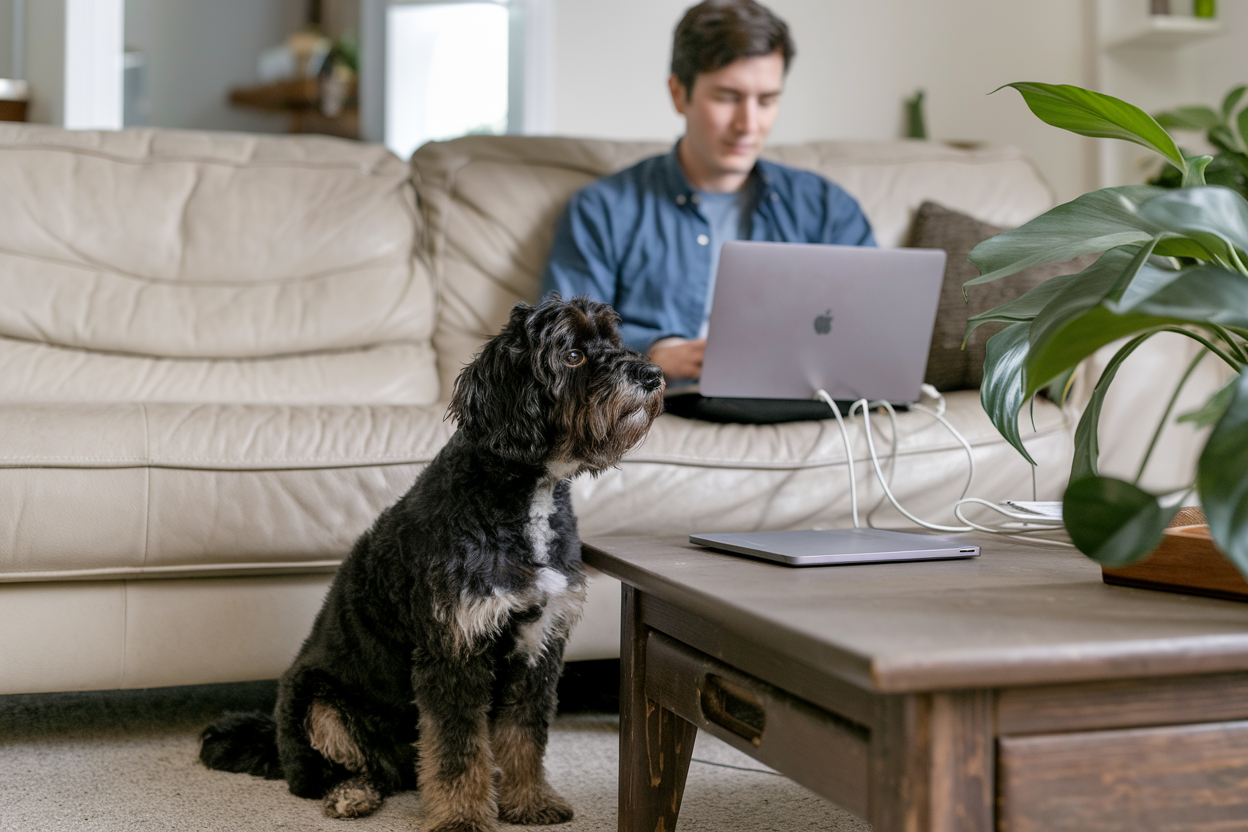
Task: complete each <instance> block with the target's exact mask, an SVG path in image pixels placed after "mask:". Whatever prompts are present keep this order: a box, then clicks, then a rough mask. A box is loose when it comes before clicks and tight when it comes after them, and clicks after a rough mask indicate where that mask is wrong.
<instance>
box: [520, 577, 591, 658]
mask: <svg viewBox="0 0 1248 832" xmlns="http://www.w3.org/2000/svg"><path fill="white" fill-rule="evenodd" d="M533 588H534V591H535V593H536V594H538V595H540V596H541V597H540V600H539V601H538V603H540V604H541V606H542V614H541V615H540V616H538V617H537V620H535V621H530V622H529V623H527V624H523V625H521V626H520V627H519V628H518V629H517V631H516V651H515V652H517V653H519V654H521V655H523V656H524V657H525V658H527V659H528V660H529V664H537V660H538V659H540V658H541V657H542V654H543V653H545V652H546V648H547V647H548V646H549V645H550V642H551V639H552V637H554V636H556V635H559V636H563V637H564V638H566V637H567V635H568V633H569V632H571V631H572V627H573V626H574V625H575V624H576V622H577V621H578V620H580V617H581V608H582V607H583V606H584V605H585V585H584V584H577V585H576V586H569V585H568V579H567V577H566V576H565V575H564V574H563V573H562V572H558V571H556V570H554V569H547V568H542V569H539V570H538V571H537V580H536V582H535V583H534V586H533Z"/></svg>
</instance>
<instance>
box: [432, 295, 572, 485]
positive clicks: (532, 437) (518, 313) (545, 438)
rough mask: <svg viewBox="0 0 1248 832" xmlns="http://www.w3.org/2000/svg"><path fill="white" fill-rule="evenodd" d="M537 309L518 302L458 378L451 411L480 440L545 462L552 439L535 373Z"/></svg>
mask: <svg viewBox="0 0 1248 832" xmlns="http://www.w3.org/2000/svg"><path fill="white" fill-rule="evenodd" d="M533 311H534V309H533V307H532V306H529V305H528V304H527V303H517V304H516V305H515V307H514V308H513V309H512V310H511V319H510V320H509V321H508V322H507V326H506V327H504V328H503V331H502V332H501V333H499V334H498V335H497V336H495V337H494V338H492V339H491V340H489V341H487V342H486V344H485V346H484V347H482V348H481V352H479V353H478V354H477V356H476V357H475V358H473V360H472V363H471V364H469V365H468V366H467V367H465V368H464V369H463V370H462V371H460V374H459V376H458V377H457V378H456V379H455V389H454V391H453V393H452V394H451V404H450V407H449V408H448V409H447V413H448V414H449V415H450V416H452V417H454V419H455V421H456V423H457V424H458V425H459V430H460V431H461V432H463V433H464V435H465V436H466V437H467V438H469V439H470V440H472V441H473V442H475V443H480V444H483V445H485V446H486V447H488V448H489V449H490V450H491V451H493V452H494V453H496V454H498V455H499V456H502V457H504V458H506V459H511V460H514V461H516V462H528V463H532V464H535V465H540V464H542V463H543V462H544V461H545V460H546V457H547V455H548V454H549V452H550V437H549V435H548V428H547V424H546V410H547V408H545V407H544V406H543V403H542V396H541V387H540V385H539V384H538V383H537V380H536V378H535V377H534V367H533V362H532V350H533V349H534V346H535V345H532V344H530V343H529V335H528V333H527V331H526V330H527V326H526V324H527V322H528V318H529V316H530V315H531V314H532V313H533Z"/></svg>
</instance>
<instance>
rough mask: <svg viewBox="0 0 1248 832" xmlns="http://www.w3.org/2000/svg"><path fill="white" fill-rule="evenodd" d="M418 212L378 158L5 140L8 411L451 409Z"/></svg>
mask: <svg viewBox="0 0 1248 832" xmlns="http://www.w3.org/2000/svg"><path fill="white" fill-rule="evenodd" d="M414 201H415V200H414V195H413V190H412V187H411V183H410V181H409V179H408V176H407V168H406V166H405V165H404V164H403V163H402V162H400V161H399V160H398V159H397V158H395V157H394V156H393V155H391V154H390V153H388V152H387V151H386V150H385V149H384V148H381V147H378V146H373V145H362V144H359V143H355V142H348V141H344V140H338V139H330V138H321V137H297V138H292V137H258V136H248V135H243V134H228V133H198V132H182V131H168V130H128V131H123V132H119V133H111V132H97V131H65V130H60V129H57V128H52V127H41V126H35V125H17V124H9V125H3V124H0V216H2V217H3V218H4V221H3V222H0V297H4V299H5V302H4V303H3V304H0V401H4V402H8V403H13V402H21V401H66V402H84V401H93V402H110V401H120V402H134V401H149V402H157V401H186V402H218V401H251V402H279V403H286V404H291V403H327V402H329V403H332V402H364V403H392V404H400V403H403V404H427V403H430V402H433V401H434V400H436V399H437V397H438V387H437V377H436V373H435V361H434V356H433V351H432V348H431V344H430V338H431V336H432V333H433V323H434V311H435V310H434V296H433V290H432V285H431V283H430V281H429V279H428V276H427V274H426V272H425V271H424V269H423V268H422V267H421V266H420V264H419V262H418V261H415V260H414V259H413V257H412V251H413V248H414V246H415V241H416V232H417V227H416V217H417V215H416V211H415V206H414Z"/></svg>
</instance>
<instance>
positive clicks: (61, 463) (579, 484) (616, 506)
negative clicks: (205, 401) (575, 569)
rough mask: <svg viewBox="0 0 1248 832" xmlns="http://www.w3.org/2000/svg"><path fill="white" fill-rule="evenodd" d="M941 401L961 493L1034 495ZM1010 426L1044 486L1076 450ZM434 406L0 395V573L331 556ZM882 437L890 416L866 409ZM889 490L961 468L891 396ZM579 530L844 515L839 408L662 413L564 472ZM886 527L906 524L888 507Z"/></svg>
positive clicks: (250, 570) (840, 522) (228, 568)
mask: <svg viewBox="0 0 1248 832" xmlns="http://www.w3.org/2000/svg"><path fill="white" fill-rule="evenodd" d="M947 416H948V418H949V419H950V420H951V421H952V422H953V423H954V424H955V425H957V426H958V428H959V430H961V431H962V432H963V433H964V434H965V435H966V437H967V439H968V440H969V441H970V442H971V444H972V445H973V447H974V448H975V453H976V462H977V465H978V466H979V475H978V477H977V480H976V485H975V488H974V491H973V493H974V494H977V495H981V496H982V495H988V496H994V497H996V496H1011V497H1019V498H1029V497H1030V493H1029V488H1028V489H1027V491H1024V492H1021V493H1020V491H1019V484H1020V483H1026V482H1029V471H1028V469H1027V465H1026V463H1025V462H1024V461H1023V459H1022V457H1020V456H1019V455H1018V453H1017V452H1016V451H1015V450H1014V449H1013V448H1011V447H1010V446H1009V445H1007V444H1006V443H1005V441H1004V440H1003V439H1001V437H1000V436H999V435H998V434H997V432H996V430H995V429H994V428H993V427H992V425H991V424H990V423H989V422H988V419H987V417H986V416H985V415H984V413H983V409H982V408H981V407H980V406H979V401H978V398H977V397H976V395H975V394H974V393H971V392H963V393H954V394H951V395H950V397H949V411H948V413H947ZM1035 423H1036V427H1035V429H1034V430H1033V428H1032V427H1031V424H1030V420H1028V419H1026V418H1024V420H1023V425H1022V427H1023V435H1024V437H1025V439H1026V441H1027V443H1028V448H1029V450H1030V451H1031V453H1032V455H1033V456H1034V457H1035V458H1036V459H1037V461H1038V462H1040V470H1039V486H1040V496H1041V499H1045V498H1053V499H1056V498H1057V497H1058V496H1059V495H1060V493H1061V489H1062V486H1063V485H1064V483H1065V478H1066V472H1067V470H1068V469H1069V464H1070V455H1071V439H1070V435H1069V424H1068V423H1067V417H1066V414H1064V413H1063V412H1062V411H1060V410H1059V409H1058V408H1056V407H1055V406H1053V405H1052V404H1049V403H1046V402H1037V405H1036V411H1035ZM452 428H453V426H452V425H451V424H450V423H449V422H447V421H445V420H444V419H443V410H442V409H441V408H437V407H392V406H327V407H286V406H274V405H185V404H162V403H147V404H143V403H136V404H83V405H66V404H44V405H34V404H28V405H3V406H0V436H4V437H6V439H8V441H6V442H5V443H4V444H3V446H0V505H4V506H6V507H9V510H7V511H6V512H4V513H3V514H0V582H13V581H38V580H64V579H79V580H86V579H102V578H117V577H126V578H130V577H144V578H159V577H187V576H210V575H217V576H228V575H249V574H279V573H300V572H315V571H325V572H327V571H332V570H333V569H334V567H335V566H336V565H337V564H338V562H339V561H340V560H341V559H342V558H343V557H344V556H345V555H346V554H347V553H348V552H349V551H350V548H351V545H352V544H353V543H354V541H355V539H356V537H358V536H359V534H360V533H361V532H363V531H364V530H365V529H367V528H368V527H369V525H370V524H371V523H372V522H373V520H374V518H375V517H376V516H377V514H378V513H379V512H381V511H382V510H383V509H384V508H386V507H387V506H389V505H390V504H392V503H393V502H394V501H395V500H396V499H398V497H399V496H401V495H402V494H403V493H404V492H405V491H406V490H407V489H408V488H409V487H410V486H411V483H412V482H413V480H414V479H415V477H416V476H417V474H419V472H420V471H421V470H422V469H423V468H424V466H425V465H426V464H428V462H429V461H430V460H431V459H433V457H434V455H435V454H436V453H437V451H438V449H440V448H441V447H442V445H443V444H444V443H445V442H446V440H447V439H448V438H449V436H450V433H451V430H452ZM873 428H874V430H875V437H876V442H877V445H878V446H879V452H880V453H882V454H883V453H887V445H888V441H887V437H888V436H890V435H891V434H890V428H889V425H888V422H887V419H879V420H876V421H874V422H873ZM898 432H899V434H900V436H901V445H900V448H899V461H898V467H897V471H896V474H895V486H896V491H897V494H898V498H899V499H900V500H901V501H902V502H903V504H905V505H907V507H908V508H911V509H912V510H914V511H918V512H920V514H921V516H928V517H932V518H935V519H941V520H945V521H948V520H949V519H950V516H949V510H950V509H951V506H952V502H953V499H952V498H953V496H955V495H956V494H957V493H958V491H959V490H960V489H961V487H962V484H963V482H964V480H965V477H966V472H967V468H966V457H965V453H964V452H963V450H962V448H961V446H960V445H958V444H957V442H956V441H955V440H954V439H953V438H952V437H951V436H949V435H948V433H946V432H945V430H944V428H942V427H940V426H939V425H938V424H937V423H936V422H935V421H934V420H932V419H931V417H929V416H926V415H924V414H922V413H918V412H911V413H902V414H900V415H899V418H898ZM850 437H851V446H852V447H853V449H854V459H855V469H856V471H857V473H858V476H859V478H860V479H859V485H860V492H859V493H860V500H861V505H862V506H863V507H864V509H863V515H864V516H865V514H866V511H865V507H868V506H870V505H872V504H874V503H875V502H876V501H878V500H879V499H880V496H881V492H880V490H879V487H878V484H876V483H875V478H874V476H873V475H872V474H871V473H870V467H869V464H868V463H867V462H866V460H867V459H868V457H867V446H866V441H865V434H864V432H863V428H862V422H861V419H860V418H859V419H855V420H853V422H852V424H851V425H850ZM573 500H574V503H575V505H576V508H577V512H578V514H579V515H580V529H581V534H582V535H583V536H586V537H591V536H598V535H604V534H616V533H631V534H636V533H637V532H638V531H639V530H640V527H639V526H638V522H639V521H638V518H643V517H644V518H645V522H644V526H645V531H646V533H648V534H663V535H668V534H687V533H689V532H693V531H707V530H721V531H735V530H763V529H784V528H794V527H801V526H811V525H820V526H828V527H835V526H847V525H849V498H848V482H847V479H846V466H845V449H844V446H843V443H842V440H841V436H840V432H839V431H838V430H837V427H836V422H835V421H831V420H828V421H823V422H797V423H792V424H786V425H719V424H711V423H708V422H698V421H692V420H688V419H681V418H679V417H676V416H671V415H664V416H662V417H660V418H659V419H658V421H657V422H656V423H655V426H654V428H653V430H652V431H651V433H650V435H649V437H648V438H647V439H646V441H645V442H644V443H643V444H642V445H641V447H639V448H638V449H637V450H636V451H635V452H633V453H632V454H630V455H629V456H628V457H627V458H626V459H625V460H624V461H623V462H622V463H621V464H620V465H619V466H618V467H617V468H614V469H611V470H609V471H606V472H604V473H603V474H601V475H600V476H598V477H596V478H594V477H581V478H580V479H578V480H577V481H576V482H575V483H574V486H573ZM877 519H878V522H880V523H882V524H884V525H892V526H897V525H906V524H907V521H905V520H904V519H903V518H901V517H900V515H897V514H896V513H895V512H893V511H892V510H891V509H886V510H883V511H881V512H880V513H879V516H878V518H877Z"/></svg>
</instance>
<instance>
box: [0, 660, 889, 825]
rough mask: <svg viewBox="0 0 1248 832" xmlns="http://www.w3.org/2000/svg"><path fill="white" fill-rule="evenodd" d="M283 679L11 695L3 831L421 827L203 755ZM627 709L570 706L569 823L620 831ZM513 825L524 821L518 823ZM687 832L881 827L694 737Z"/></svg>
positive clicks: (554, 734) (565, 742)
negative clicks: (291, 788) (221, 726)
mask: <svg viewBox="0 0 1248 832" xmlns="http://www.w3.org/2000/svg"><path fill="white" fill-rule="evenodd" d="M272 695H273V686H272V683H247V684H242V685H213V686H202V687H194V688H173V689H166V690H157V691H119V692H111V693H89V694H88V693H83V694H55V695H48V696H10V697H0V830H3V832H44V831H45V830H47V832H104V830H109V831H110V832H111V831H112V830H127V832H128V831H129V830H195V832H216V831H217V830H220V832H227V830H228V832H236V831H237V830H257V831H258V832H259V830H275V829H292V830H294V829H298V830H334V832H348V830H349V831H350V832H390V830H411V829H419V828H420V819H421V815H420V800H419V797H418V796H417V795H416V794H415V793H405V794H401V795H397V796H395V797H392V798H390V799H389V800H388V801H387V802H386V804H385V805H384V806H383V807H382V808H381V810H380V811H379V812H378V813H377V814H375V815H373V816H372V817H369V818H364V819H361V820H354V821H341V820H329V819H326V818H324V817H322V816H321V814H320V807H319V804H318V803H317V802H315V801H310V800H301V799H299V798H297V797H294V796H292V795H291V794H290V793H289V792H287V791H286V787H285V784H284V783H282V782H280V781H278V782H274V781H265V780H260V779H258V778H254V777H249V776H246V775H240V774H227V773H223V772H216V771H209V770H207V769H205V768H204V767H203V766H202V765H200V763H199V761H198V758H197V756H196V755H197V752H198V743H197V737H198V733H199V731H200V729H202V727H203V726H204V725H205V724H207V722H209V721H211V719H212V718H213V717H214V716H215V715H216V714H217V713H219V712H220V711H222V710H232V709H248V708H252V707H267V706H268V704H269V703H271V701H272ZM618 727H619V723H618V719H617V718H616V717H615V716H614V715H608V714H601V713H575V714H564V715H561V716H560V717H559V718H558V720H557V721H556V724H555V725H554V726H553V729H552V731H551V738H550V750H549V752H548V754H547V770H548V771H549V774H550V779H551V781H552V783H553V784H554V786H555V788H557V789H558V790H559V791H560V792H562V793H563V795H564V796H565V797H567V798H568V799H569V800H570V801H571V802H572V804H573V806H575V807H576V812H577V815H576V818H575V819H574V820H573V821H572V822H571V823H569V824H566V825H563V826H560V827H554V828H557V829H559V830H562V831H563V832H615V830H616V775H617V771H618V748H619V745H618V743H619V736H618ZM507 828H516V829H519V828H521V827H507ZM678 829H679V830H680V832H735V831H736V830H740V831H741V832H747V831H748V832H767V831H768V830H775V832H802V830H816V829H818V830H832V831H833V832H866V830H869V829H870V827H869V826H868V825H867V824H866V823H864V822H863V821H860V820H858V819H856V818H854V817H853V816H852V815H850V814H849V813H847V812H844V811H842V810H841V809H839V808H837V807H836V806H834V805H832V804H830V803H828V802H826V801H824V800H822V799H821V798H819V797H817V796H815V795H814V794H812V793H811V792H809V791H807V790H805V789H804V788H802V787H801V786H797V785H795V784H793V783H792V782H790V781H789V780H787V779H785V778H784V777H781V776H780V775H778V774H776V773H774V772H772V771H770V770H768V769H766V768H765V767H763V766H761V765H760V764H758V763H756V762H754V761H753V760H751V759H750V758H749V757H747V756H745V755H743V754H740V753H739V752H737V751H736V750H735V749H733V748H731V747H730V746H728V745H725V744H724V743H722V742H720V741H718V740H716V739H714V738H713V737H710V736H708V735H705V734H702V735H700V736H699V737H698V742H697V745H696V746H695V748H694V762H693V764H692V765H691V766H690V771H689V779H688V782H687V785H686V788H685V799H684V804H683V806H682V809H681V816H680V823H679V826H678Z"/></svg>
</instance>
